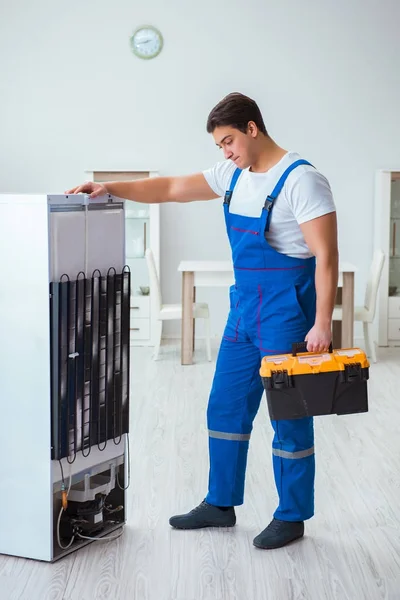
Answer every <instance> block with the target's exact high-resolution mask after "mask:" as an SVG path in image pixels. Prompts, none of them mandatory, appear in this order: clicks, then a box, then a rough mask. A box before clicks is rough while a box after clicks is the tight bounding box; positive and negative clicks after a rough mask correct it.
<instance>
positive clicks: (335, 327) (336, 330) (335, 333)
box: [332, 287, 342, 350]
mask: <svg viewBox="0 0 400 600" xmlns="http://www.w3.org/2000/svg"><path fill="white" fill-rule="evenodd" d="M335 306H342V288H341V287H338V289H337V292H336V300H335ZM332 346H333V348H334V350H336V349H339V348H341V347H342V322H341V321H333V322H332Z"/></svg>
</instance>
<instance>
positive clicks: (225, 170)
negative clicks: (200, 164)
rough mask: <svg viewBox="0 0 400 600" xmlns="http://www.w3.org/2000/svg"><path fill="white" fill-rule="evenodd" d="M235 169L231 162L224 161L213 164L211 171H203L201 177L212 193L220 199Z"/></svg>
mask: <svg viewBox="0 0 400 600" xmlns="http://www.w3.org/2000/svg"><path fill="white" fill-rule="evenodd" d="M235 169H236V165H235V163H233V162H232V161H231V160H224V161H222V162H219V163H217V164H215V165H214V166H213V167H211V169H207V170H206V171H203V175H204V177H205V180H206V181H207V183H208V185H209V186H210V188H211V189H212V191H213V192H214V193H215V194H218V196H221V197H222V196H224V195H225V192H226V190H227V189H228V188H229V184H230V182H231V179H232V176H233V173H234V172H235Z"/></svg>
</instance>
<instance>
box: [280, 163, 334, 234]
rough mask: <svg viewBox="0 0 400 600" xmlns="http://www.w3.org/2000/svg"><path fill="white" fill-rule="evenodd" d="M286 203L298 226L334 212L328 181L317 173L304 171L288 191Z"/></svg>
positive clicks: (311, 170)
mask: <svg viewBox="0 0 400 600" xmlns="http://www.w3.org/2000/svg"><path fill="white" fill-rule="evenodd" d="M287 201H288V203H289V206H290V208H291V209H292V211H293V215H294V217H295V219H296V221H297V222H298V224H299V225H301V223H306V222H307V221H311V220H312V219H316V218H317V217H322V216H323V215H326V214H328V213H332V212H335V211H336V207H335V203H334V200H333V196H332V191H331V188H330V185H329V182H328V180H327V179H326V177H324V176H323V175H322V174H321V173H319V172H318V171H315V170H313V169H310V170H309V171H305V172H304V173H302V174H301V175H300V177H299V178H298V179H297V180H296V182H295V183H294V185H293V186H292V187H291V188H289V189H288V192H287Z"/></svg>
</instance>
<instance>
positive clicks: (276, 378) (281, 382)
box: [271, 370, 293, 390]
mask: <svg viewBox="0 0 400 600" xmlns="http://www.w3.org/2000/svg"><path fill="white" fill-rule="evenodd" d="M290 387H293V380H292V377H291V376H290V375H288V372H287V371H284V370H282V371H272V373H271V389H275V390H283V389H285V388H290Z"/></svg>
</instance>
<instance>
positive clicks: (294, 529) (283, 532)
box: [253, 519, 304, 550]
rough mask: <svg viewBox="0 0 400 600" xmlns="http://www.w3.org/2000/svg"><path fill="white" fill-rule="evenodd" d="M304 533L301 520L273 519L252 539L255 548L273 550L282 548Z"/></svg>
mask: <svg viewBox="0 0 400 600" xmlns="http://www.w3.org/2000/svg"><path fill="white" fill-rule="evenodd" d="M303 535H304V523H303V521H297V522H292V521H278V519H273V520H272V521H271V523H270V524H269V525H268V527H266V528H265V529H264V531H262V532H261V533H260V534H259V535H258V536H257V537H256V538H254V540H253V544H254V545H255V546H256V547H257V548H263V549H264V550H273V549H274V548H282V546H286V544H290V542H294V540H298V539H299V538H301V537H303Z"/></svg>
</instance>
